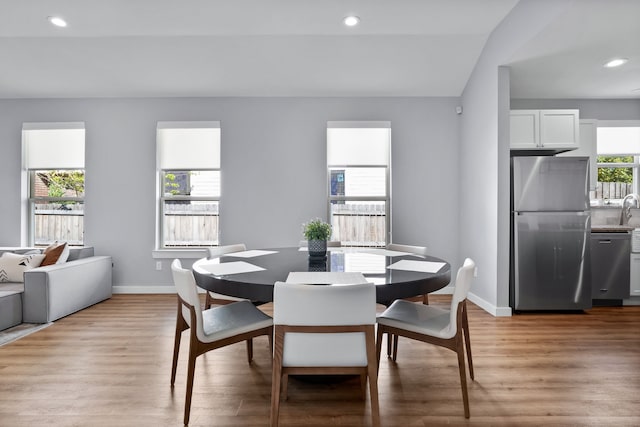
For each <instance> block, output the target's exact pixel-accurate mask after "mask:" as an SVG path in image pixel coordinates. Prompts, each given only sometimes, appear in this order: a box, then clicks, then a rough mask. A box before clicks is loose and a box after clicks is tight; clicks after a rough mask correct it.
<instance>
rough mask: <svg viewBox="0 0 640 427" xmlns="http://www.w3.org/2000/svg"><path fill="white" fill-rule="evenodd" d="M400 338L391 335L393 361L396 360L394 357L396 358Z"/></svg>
mask: <svg viewBox="0 0 640 427" xmlns="http://www.w3.org/2000/svg"><path fill="white" fill-rule="evenodd" d="M399 339H400V337H399V336H398V335H395V334H394V335H393V356H392V357H391V360H393V361H394V362H395V361H396V359H398V340H399Z"/></svg>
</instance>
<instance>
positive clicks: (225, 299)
mask: <svg viewBox="0 0 640 427" xmlns="http://www.w3.org/2000/svg"><path fill="white" fill-rule="evenodd" d="M207 249H208V251H209V258H217V257H219V256H222V255H225V254H230V253H234V252H242V251H246V250H247V247H246V246H245V244H244V243H237V244H234V245H224V246H213V247H210V248H207ZM237 301H244V299H243V298H236V297H232V296H231V295H223V294H218V293H216V292H212V291H207V296H206V298H205V301H204V308H211V306H212V305H214V304H216V305H225V304H231V303H232V302H237Z"/></svg>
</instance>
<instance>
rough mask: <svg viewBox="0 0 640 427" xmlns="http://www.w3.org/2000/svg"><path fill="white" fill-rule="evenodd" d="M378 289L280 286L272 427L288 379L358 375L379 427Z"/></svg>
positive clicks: (276, 297) (277, 286)
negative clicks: (375, 330) (376, 334)
mask: <svg viewBox="0 0 640 427" xmlns="http://www.w3.org/2000/svg"><path fill="white" fill-rule="evenodd" d="M375 306H376V290H375V285H374V284H373V283H364V284H356V285H301V284H293V283H284V282H276V283H275V286H274V294H273V318H274V356H273V378H272V390H271V426H277V425H278V417H279V411H280V394H281V393H282V394H283V396H284V398H285V399H286V397H287V383H288V376H289V375H290V374H297V375H318V374H325V375H326V374H331V375H335V374H356V375H359V376H360V380H361V386H362V387H361V390H362V394H363V396H365V395H366V384H367V379H368V382H369V397H370V400H371V418H372V423H373V425H374V426H379V425H380V409H379V404H378V384H377V383H378V379H377V378H378V374H377V367H376V358H375V332H374V328H375V313H376V308H375Z"/></svg>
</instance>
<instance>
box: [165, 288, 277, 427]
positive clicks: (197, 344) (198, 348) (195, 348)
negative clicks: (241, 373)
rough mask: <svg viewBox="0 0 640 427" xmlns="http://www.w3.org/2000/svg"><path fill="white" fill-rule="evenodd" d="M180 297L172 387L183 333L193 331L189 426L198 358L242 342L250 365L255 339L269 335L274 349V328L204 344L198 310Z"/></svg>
mask: <svg viewBox="0 0 640 427" xmlns="http://www.w3.org/2000/svg"><path fill="white" fill-rule="evenodd" d="M177 296H178V316H177V318H176V334H175V340H174V344H173V364H172V366H171V387H173V386H174V383H175V379H176V370H177V367H178V352H179V351H180V339H181V336H182V332H183V331H185V330H187V329H191V333H190V335H189V361H188V368H187V389H186V395H185V403H184V424H185V425H187V424H189V415H190V412H191V396H192V394H193V379H194V378H193V377H194V373H195V369H196V358H197V357H198V356H200V355H202V354H204V353H206V352H208V351H210V350H214V349H216V348H220V347H225V346H227V345H230V344H235V343H238V342H241V341H246V342H247V360H248V362H249V363H251V362H252V360H253V338H255V337H258V336H260V335H267V337H268V338H269V348H273V326H268V327H265V328H261V329H256V330H253V331H250V332H246V333H243V334H239V335H234V336H231V337H227V338H223V339H220V340H217V341H213V342H210V343H206V342H202V341H200V340H199V339H198V337H197V334H196V328H195V325H196V311H195V310H196V309H195V307H193V306H192V305H190V304H189V303H188V302H186V301H185V300H183V299H182V298H181V297H180V295H177ZM182 307H186V308H188V309H189V313H190V319H191V325H193V327H192V328H190V327H189V324H187V322H186V320H185V319H184V317H183V316H182Z"/></svg>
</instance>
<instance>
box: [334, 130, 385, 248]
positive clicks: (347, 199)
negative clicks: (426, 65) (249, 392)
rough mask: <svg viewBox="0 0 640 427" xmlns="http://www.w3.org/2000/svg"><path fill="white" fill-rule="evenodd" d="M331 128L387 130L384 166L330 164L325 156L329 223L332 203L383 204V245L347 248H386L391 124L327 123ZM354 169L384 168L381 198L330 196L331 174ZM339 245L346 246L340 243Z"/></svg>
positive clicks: (356, 245) (358, 245)
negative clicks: (383, 192)
mask: <svg viewBox="0 0 640 427" xmlns="http://www.w3.org/2000/svg"><path fill="white" fill-rule="evenodd" d="M331 128H348V129H372V128H376V129H378V128H384V129H388V130H389V140H388V147H387V148H388V153H386V157H387V159H388V160H387V163H386V164H357V163H353V164H330V163H329V156H328V155H327V176H326V181H325V183H326V186H327V218H328V219H329V222H330V223H331V224H332V223H333V217H332V209H331V206H332V204H333V202H337V201H342V202H345V204H346V203H347V202H383V203H384V216H385V232H384V237H385V240H384V243H383V245H381V246H378V245H375V246H374V245H364V244H363V242H360V244H351V245H349V246H353V247H386V245H387V244H388V243H389V242H390V241H391V122H387V121H382V122H381V121H357V122H352V121H331V122H327V131H328V130H329V129H331ZM327 150H329V138H327ZM355 168H368V169H375V168H384V170H385V194H384V195H383V196H347V195H344V196H341V195H335V196H334V195H332V194H331V172H332V171H333V170H336V169H345V172H346V169H355ZM341 244H342V245H343V246H346V245H345V244H344V243H343V242H342V241H341Z"/></svg>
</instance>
